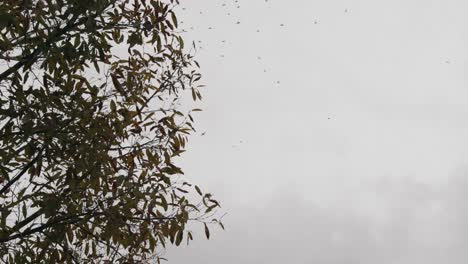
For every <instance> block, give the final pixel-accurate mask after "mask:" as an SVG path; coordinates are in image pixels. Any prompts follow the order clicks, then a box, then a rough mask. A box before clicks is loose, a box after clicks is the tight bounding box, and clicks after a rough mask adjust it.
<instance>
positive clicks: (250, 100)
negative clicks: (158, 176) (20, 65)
mask: <svg viewBox="0 0 468 264" xmlns="http://www.w3.org/2000/svg"><path fill="white" fill-rule="evenodd" d="M182 2H183V4H182V7H184V8H185V10H182V9H179V16H180V18H181V20H182V21H183V24H182V26H183V27H184V28H186V29H187V30H188V33H187V34H185V36H186V39H187V41H190V40H194V41H195V42H196V43H197V45H198V47H199V51H198V53H197V58H198V61H199V62H200V64H201V66H202V73H203V76H204V79H203V80H204V84H206V85H207V87H205V88H203V89H204V90H203V95H204V101H203V103H202V105H201V106H202V108H203V109H204V112H202V113H201V114H198V117H197V128H198V130H199V131H200V132H205V131H206V134H205V135H204V136H201V135H195V136H193V137H192V140H191V144H190V145H189V151H188V152H187V153H186V155H185V156H184V157H183V159H182V161H181V165H182V166H183V168H185V172H186V174H187V175H188V177H189V178H190V179H191V181H192V182H194V183H197V184H199V185H201V186H203V189H204V190H206V191H208V192H211V193H213V194H214V195H215V196H216V197H217V198H218V199H219V200H220V201H221V203H222V206H223V208H222V210H223V211H226V212H227V213H228V214H227V215H226V216H225V218H224V222H225V224H226V231H225V232H219V231H216V232H215V234H214V236H213V237H212V239H210V240H209V241H206V239H204V238H203V236H201V235H200V236H199V237H198V239H197V240H196V241H194V243H192V244H191V245H190V246H189V247H183V248H178V249H175V250H169V251H168V252H167V257H168V258H169V260H170V263H206V264H219V263H225V264H234V263H236V264H239V263H246V264H250V263H269V264H285V263H292V264H295V263H298V264H302V263H307V264H309V263H318V264H322V263H324V264H350V263H351V264H352V263H356V264H375V263H382V264H387V263H388V264H406V263H408V264H414V263H424V264H436V263H437V264H438V263H441V264H442V263H444V264H445V263H450V264H458V263H460V264H462V263H463V264H465V263H467V261H468V224H467V223H468V203H467V200H468V192H467V188H468V87H467V76H468V74H467V68H466V62H467V59H468V57H467V55H468V54H467V51H468V43H467V36H468V24H467V22H468V21H466V20H467V19H466V17H467V16H468V15H467V10H468V2H466V1H461V0H393V1H388V0H387V1H382V0H349V1H344V0H341V1H340V0H338V1H330V0H314V1H311V0H308V1H306V0H303V1H302V0H288V1H284V0H282V1H280V0H267V1H266V0H248V1H247V0H239V1H232V0H229V1H228V0H226V1H222V0H198V1H190V0H186V1H182ZM224 4H225V5H224ZM194 228H197V227H194ZM198 229H200V227H198Z"/></svg>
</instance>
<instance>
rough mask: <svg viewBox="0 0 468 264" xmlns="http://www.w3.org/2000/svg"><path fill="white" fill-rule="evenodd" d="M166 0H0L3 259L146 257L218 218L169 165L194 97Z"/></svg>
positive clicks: (209, 201)
mask: <svg viewBox="0 0 468 264" xmlns="http://www.w3.org/2000/svg"><path fill="white" fill-rule="evenodd" d="M177 5H178V1H176V0H166V1H159V0H3V1H1V3H0V50H1V53H0V261H1V262H3V263H154V262H159V260H160V258H161V256H160V255H159V249H161V248H163V247H165V246H166V244H167V243H173V244H175V245H179V244H180V243H182V241H187V242H188V241H189V240H191V239H192V238H193V235H192V232H191V231H190V230H189V228H188V227H187V224H188V223H189V222H190V221H191V220H198V221H200V222H201V223H202V224H201V226H202V228H203V230H204V232H205V234H206V236H207V237H209V234H210V232H209V229H208V225H207V224H208V223H212V222H215V223H219V224H220V225H221V227H222V224H221V223H220V222H219V221H217V220H216V219H214V217H213V209H215V208H216V207H218V206H219V203H218V202H217V201H216V200H214V199H213V198H212V196H211V195H210V194H209V193H202V191H201V190H200V188H199V187H198V186H195V185H192V184H190V183H188V182H185V181H184V180H183V178H181V177H180V175H181V174H183V173H182V170H181V168H179V167H178V166H177V165H176V164H175V163H176V162H175V159H176V157H177V156H179V155H180V154H182V153H183V152H184V150H185V147H186V144H187V136H188V135H189V134H190V133H191V132H193V131H195V129H194V126H193V112H194V111H199V109H191V110H190V109H189V110H188V108H187V107H183V106H184V105H183V103H184V102H186V101H187V100H186V99H184V98H187V97H188V98H189V99H191V100H200V99H201V95H200V92H199V88H200V87H201V85H200V84H199V80H200V78H201V75H200V73H199V66H198V64H197V62H196V61H195V60H194V56H193V52H191V51H190V50H191V49H188V48H186V47H184V41H183V39H182V37H181V35H180V30H178V21H177V17H176V14H175V10H176V9H175V8H176V7H177ZM187 50H189V51H187Z"/></svg>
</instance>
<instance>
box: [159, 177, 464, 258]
mask: <svg viewBox="0 0 468 264" xmlns="http://www.w3.org/2000/svg"><path fill="white" fill-rule="evenodd" d="M467 187H468V179H465V177H464V175H463V174H462V173H460V174H459V175H455V176H453V177H450V178H449V180H447V182H446V183H445V184H441V185H438V186H435V185H427V184H423V183H418V182H414V181H411V180H392V179H391V178H386V179H380V180H378V181H377V180H376V181H374V182H372V183H369V184H363V186H362V189H361V190H360V191H359V192H360V193H361V194H363V195H361V196H360V197H359V198H357V196H354V197H353V196H351V195H350V194H352V193H348V194H343V195H349V197H348V199H345V200H342V201H341V202H340V203H335V204H333V205H330V204H329V205H326V204H318V203H314V202H312V201H306V200H305V199H304V198H303V197H302V196H301V195H299V194H298V193H297V192H294V189H292V188H288V189H287V190H278V192H276V195H275V196H274V197H272V198H271V200H270V202H269V203H268V204H267V205H266V206H258V207H257V206H256V204H255V202H252V204H251V205H250V206H243V207H238V208H231V209H230V210H229V211H230V214H229V215H228V216H227V217H226V224H227V231H225V232H215V235H214V237H213V239H212V240H210V241H204V240H203V239H201V237H200V238H199V239H198V240H197V241H195V242H194V243H193V244H191V245H190V246H189V247H186V248H183V249H177V250H174V251H172V250H170V251H169V252H168V257H169V259H170V261H171V262H172V263H188V262H192V263H207V264H209V263H225V264H234V263H236V264H238V263H245V264H250V263H269V264H283V263H298V264H300V263H304V264H305V263H318V264H353V263H356V264H374V263H382V264H406V263H408V264H410V263H411V264H412V263H425V264H436V263H451V264H458V263H460V264H462V263H465V260H466V259H467V257H468V254H467V253H465V252H466V251H467V249H468V229H467V227H466V226H467V225H466V223H467V220H468V205H466V202H465V201H467V199H468V194H467V192H466V191H465V190H466V189H467ZM353 193H357V192H356V191H354V192H353ZM366 199H373V201H371V203H367V204H365V205H363V203H362V201H364V200H366Z"/></svg>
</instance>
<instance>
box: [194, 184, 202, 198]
mask: <svg viewBox="0 0 468 264" xmlns="http://www.w3.org/2000/svg"><path fill="white" fill-rule="evenodd" d="M195 191H197V193H198V194H199V195H200V196H202V195H203V193H202V192H201V190H200V187H198V186H197V185H195Z"/></svg>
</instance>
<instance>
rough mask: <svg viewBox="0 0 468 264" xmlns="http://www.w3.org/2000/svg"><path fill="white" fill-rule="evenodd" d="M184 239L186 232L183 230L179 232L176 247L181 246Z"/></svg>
mask: <svg viewBox="0 0 468 264" xmlns="http://www.w3.org/2000/svg"><path fill="white" fill-rule="evenodd" d="M183 238H184V232H183V231H182V230H179V232H177V236H176V240H175V244H176V246H178V245H180V242H182V239H183Z"/></svg>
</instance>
